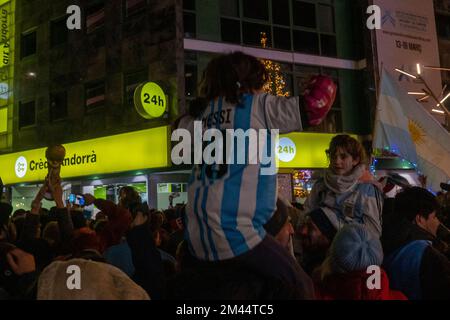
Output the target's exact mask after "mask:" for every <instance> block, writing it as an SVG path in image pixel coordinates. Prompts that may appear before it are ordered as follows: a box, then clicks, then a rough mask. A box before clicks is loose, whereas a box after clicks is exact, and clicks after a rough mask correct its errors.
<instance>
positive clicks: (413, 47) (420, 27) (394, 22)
mask: <svg viewBox="0 0 450 320" xmlns="http://www.w3.org/2000/svg"><path fill="white" fill-rule="evenodd" d="M373 4H374V5H377V6H379V7H380V8H381V29H380V30H376V41H377V55H378V57H377V58H378V66H379V74H380V76H381V74H382V68H384V69H386V70H387V71H388V73H389V74H391V75H392V76H393V77H395V78H396V80H397V81H398V83H399V84H400V86H401V87H402V88H403V89H405V90H406V91H407V92H412V91H414V92H421V90H422V88H423V87H424V86H423V85H422V84H419V83H417V81H415V80H414V79H412V78H410V77H408V76H406V75H404V74H401V73H398V72H396V71H394V69H395V68H398V69H401V70H404V71H406V72H408V73H411V74H413V75H415V74H417V64H420V65H421V66H439V65H440V61H439V47H438V38H437V32H436V23H435V15H434V6H433V0H402V1H392V0H373ZM422 76H423V78H424V79H425V80H426V81H427V83H428V84H429V85H430V87H431V90H432V91H433V92H434V93H435V94H436V95H437V96H439V95H440V94H441V91H442V79H441V73H440V72H439V71H435V70H430V69H423V68H422ZM423 106H424V107H425V108H426V109H427V110H428V111H430V112H431V109H433V108H435V106H436V102H435V101H433V100H432V99H429V102H428V103H424V104H423ZM433 116H434V117H436V118H437V119H438V120H439V121H440V122H441V123H443V122H444V121H445V117H444V116H442V115H438V114H436V113H433Z"/></svg>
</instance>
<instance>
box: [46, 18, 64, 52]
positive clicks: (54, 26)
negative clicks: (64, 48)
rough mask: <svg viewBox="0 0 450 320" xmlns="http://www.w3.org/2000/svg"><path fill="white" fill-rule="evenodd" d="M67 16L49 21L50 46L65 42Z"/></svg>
mask: <svg viewBox="0 0 450 320" xmlns="http://www.w3.org/2000/svg"><path fill="white" fill-rule="evenodd" d="M66 23H67V17H64V18H61V19H58V20H54V21H52V22H50V46H51V47H54V46H57V45H60V44H63V43H66V42H67V36H68V29H67V25H66Z"/></svg>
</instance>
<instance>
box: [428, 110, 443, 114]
mask: <svg viewBox="0 0 450 320" xmlns="http://www.w3.org/2000/svg"><path fill="white" fill-rule="evenodd" d="M431 111H433V112H435V113H441V114H445V112H444V111H442V110H438V109H432V110H431Z"/></svg>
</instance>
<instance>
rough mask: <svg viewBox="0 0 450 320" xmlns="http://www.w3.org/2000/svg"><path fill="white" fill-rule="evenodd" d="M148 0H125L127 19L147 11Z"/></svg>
mask: <svg viewBox="0 0 450 320" xmlns="http://www.w3.org/2000/svg"><path fill="white" fill-rule="evenodd" d="M146 5H147V0H125V1H124V9H125V17H129V16H132V15H135V14H138V13H141V12H144V11H145V6H146Z"/></svg>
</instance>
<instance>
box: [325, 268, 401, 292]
mask: <svg viewBox="0 0 450 320" xmlns="http://www.w3.org/2000/svg"><path fill="white" fill-rule="evenodd" d="M370 276H371V274H368V273H366V272H365V271H356V272H351V273H343V274H334V275H331V276H329V277H327V278H326V279H325V281H324V282H322V283H320V284H316V298H317V299H318V300H408V299H407V298H406V296H405V295H404V294H403V293H401V292H400V291H395V290H391V289H390V288H389V279H388V276H387V274H386V272H385V271H384V270H383V269H381V289H373V290H370V289H369V288H368V287H367V279H368V278H369V277H370Z"/></svg>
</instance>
